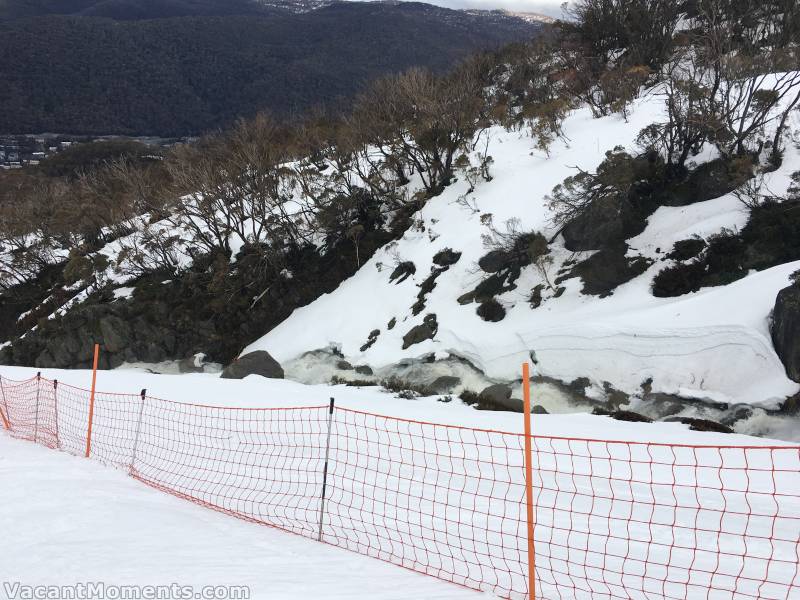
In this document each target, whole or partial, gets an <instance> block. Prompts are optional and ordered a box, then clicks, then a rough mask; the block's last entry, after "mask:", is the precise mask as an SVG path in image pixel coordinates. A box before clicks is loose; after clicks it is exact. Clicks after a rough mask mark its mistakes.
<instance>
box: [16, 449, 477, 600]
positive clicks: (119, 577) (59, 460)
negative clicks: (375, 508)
mask: <svg viewBox="0 0 800 600" xmlns="http://www.w3.org/2000/svg"><path fill="white" fill-rule="evenodd" d="M0 478H2V481H3V485H1V486H0V527H1V528H2V531H3V543H2V545H0V598H4V599H5V598H11V597H12V596H11V595H10V594H9V593H7V590H6V589H5V588H4V587H3V586H2V582H8V583H9V584H10V585H12V586H13V585H14V583H19V584H20V585H23V586H34V585H47V586H69V585H75V584H78V583H95V582H103V583H104V584H106V585H107V586H129V585H137V586H165V587H166V586H171V585H172V584H178V585H180V586H191V587H192V588H193V589H194V592H196V593H199V592H200V591H201V588H202V587H204V586H247V587H249V588H250V598H251V599H252V600H305V599H306V598H331V599H340V600H351V599H360V598H363V599H373V598H381V599H386V600H406V599H408V598H415V599H417V598H418V599H420V600H423V599H427V600H462V599H463V600H467V599H470V598H472V599H475V600H478V599H479V598H486V596H485V595H484V594H479V593H477V592H473V591H471V590H468V589H465V588H462V587H459V586H455V585H451V584H448V583H445V582H443V581H439V580H437V579H434V578H433V577H426V576H424V575H421V574H418V573H413V572H412V571H409V570H406V569H401V568H398V567H395V566H393V565H389V564H387V563H384V562H382V561H378V560H374V559H372V558H369V557H366V556H360V555H358V554H356V553H354V552H346V551H343V550H340V549H338V548H333V547H330V546H327V545H325V544H319V543H317V542H315V541H312V540H308V539H305V538H302V537H300V536H296V535H292V534H290V533H286V532H282V531H279V530H277V529H272V528H269V527H263V526H260V525H255V524H252V523H247V522H244V521H241V520H239V519H234V518H231V517H229V516H226V515H223V514H220V513H217V512H214V511H211V510H207V509H204V508H201V507H198V506H195V505H193V504H191V503H189V502H185V501H182V500H179V499H177V498H174V497H172V496H170V495H167V494H164V493H162V492H159V491H156V490H154V489H151V488H149V487H147V486H145V485H142V484H141V483H139V482H137V481H135V480H134V479H131V478H130V477H127V476H126V475H125V474H124V473H122V472H120V471H117V470H114V469H109V468H104V467H102V466H101V465H99V464H98V463H96V462H93V461H88V460H86V459H82V458H78V457H74V456H69V455H67V454H63V453H59V452H54V451H53V450H48V449H46V448H43V447H41V446H38V445H35V444H32V443H30V442H23V441H19V440H14V439H11V438H10V437H9V436H8V435H6V434H4V433H0ZM8 591H13V590H11V589H9V590H8ZM175 597H177V596H175Z"/></svg>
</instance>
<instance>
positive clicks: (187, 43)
mask: <svg viewBox="0 0 800 600" xmlns="http://www.w3.org/2000/svg"><path fill="white" fill-rule="evenodd" d="M26 4H27V5H28V6H27V9H29V10H27V12H26V11H25V10H23V9H25V8H26V6H25V5H26ZM56 4H58V5H61V7H60V11H61V12H63V13H66V14H46V13H47V12H48V10H50V6H49V5H53V6H55V5H56ZM218 5H219V3H216V2H213V1H212V0H191V1H186V0H184V1H182V2H169V1H167V2H156V3H154V2H144V1H142V0H139V1H136V2H133V1H131V2H111V3H109V2H104V3H97V2H88V1H86V0H73V1H71V2H65V3H63V4H62V3H54V2H50V3H47V2H44V0H42V1H40V2H32V1H31V2H27V3H25V2H17V3H15V2H7V3H6V4H5V5H3V3H0V15H5V20H2V19H0V106H2V110H0V131H3V132H8V133H37V132H43V131H57V132H69V133H86V134H111V133H116V134H135V135H146V134H153V135H166V136H173V135H191V134H197V133H203V132H207V131H211V130H214V129H217V128H220V127H224V126H226V125H229V124H231V123H232V122H233V121H234V120H235V119H236V118H237V117H240V116H252V115H254V114H255V113H257V112H258V111H260V110H265V109H267V110H270V111H271V112H273V113H276V114H282V115H291V114H300V113H303V112H305V111H307V110H308V109H309V108H311V107H315V106H318V105H322V104H324V105H327V106H333V105H336V104H337V103H338V104H339V105H342V104H346V102H347V99H348V98H351V97H352V96H353V95H354V94H355V93H356V92H357V91H358V90H359V89H360V88H361V87H362V86H363V84H364V83H365V82H368V81H370V80H373V79H375V78H376V77H378V76H380V75H383V74H386V73H389V72H396V71H399V70H403V69H405V68H408V67H410V66H413V65H422V66H426V67H428V68H431V69H432V70H433V71H435V72H442V71H444V70H446V69H448V68H450V67H452V66H453V65H454V64H455V63H456V62H457V61H458V60H459V59H461V58H463V57H464V56H466V55H468V54H470V53H471V52H473V51H475V50H477V49H485V48H492V47H497V46H500V45H502V44H503V43H506V42H510V41H516V40H522V39H529V38H530V37H531V36H533V35H534V34H535V33H536V31H537V29H538V26H536V25H534V24H530V23H526V22H524V21H522V20H519V19H515V18H512V17H506V16H502V15H499V14H485V15H475V14H468V13H465V12H460V11H451V10H447V9H441V8H437V7H433V6H430V5H425V4H417V3H403V4H384V3H350V2H346V3H336V4H332V5H329V6H326V7H323V8H319V9H317V10H314V11H310V12H305V13H293V12H290V11H289V10H282V9H277V8H268V7H263V6H260V5H252V4H251V3H249V2H233V3H228V5H227V7H228V9H229V10H231V11H232V12H233V13H236V14H222V11H224V10H225V8H224V6H223V7H222V8H219V6H218ZM3 6H5V8H3ZM15 6H16V12H11V11H12V9H13V8H14V7H15ZM156 6H157V7H160V12H159V11H155V12H154V7H156ZM215 6H217V9H215ZM148 7H149V8H148ZM236 7H239V8H238V9H236ZM112 8H113V10H112ZM70 9H71V10H70ZM101 9H102V10H101ZM123 9H124V10H123ZM146 9H147V10H146ZM162 9H163V10H162ZM167 9H170V10H172V9H174V10H172V12H169V11H167ZM181 9H183V10H184V12H181ZM148 11H149V12H148ZM164 11H167V12H166V13H164ZM248 11H251V12H248ZM51 12H52V11H51ZM86 14H89V15H103V16H102V17H95V16H91V17H88V16H75V15H86ZM161 14H178V15H181V14H183V15H188V16H175V17H171V18H150V17H153V16H159V15H161ZM26 15H34V16H26ZM136 15H140V16H141V18H140V17H137V16H136ZM13 16H19V17H23V18H11V17H13ZM110 17H115V18H110Z"/></svg>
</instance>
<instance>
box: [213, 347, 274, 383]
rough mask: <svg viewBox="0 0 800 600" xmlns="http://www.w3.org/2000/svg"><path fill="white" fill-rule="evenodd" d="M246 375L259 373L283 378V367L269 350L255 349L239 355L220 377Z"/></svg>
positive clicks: (268, 376)
mask: <svg viewBox="0 0 800 600" xmlns="http://www.w3.org/2000/svg"><path fill="white" fill-rule="evenodd" d="M248 375H261V376H262V377H266V378H268V379H283V368H282V367H281V365H280V364H279V363H278V361H276V360H275V359H274V358H272V356H270V354H269V352H265V351H264V350H256V351H255V352H250V353H249V354H245V355H244V356H240V357H239V359H238V360H235V361H234V362H232V363H231V364H229V365H228V366H227V367H225V370H224V371H222V375H221V377H222V379H244V378H245V377H247V376H248Z"/></svg>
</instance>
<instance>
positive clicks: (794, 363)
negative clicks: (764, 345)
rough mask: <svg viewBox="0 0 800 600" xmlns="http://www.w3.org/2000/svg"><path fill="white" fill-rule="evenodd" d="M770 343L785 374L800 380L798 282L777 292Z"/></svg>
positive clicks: (799, 294) (799, 301) (799, 291)
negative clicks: (784, 368) (783, 367)
mask: <svg viewBox="0 0 800 600" xmlns="http://www.w3.org/2000/svg"><path fill="white" fill-rule="evenodd" d="M772 343H773V345H774V346H775V352H776V353H777V354H778V356H779V357H780V359H781V361H782V362H783V365H784V366H785V367H786V374H787V375H788V376H789V377H790V378H791V379H793V380H794V381H800V282H798V283H795V284H794V285H791V286H789V287H787V288H784V289H782V290H781V291H780V292H778V296H777V298H776V300H775V309H774V310H773V312H772Z"/></svg>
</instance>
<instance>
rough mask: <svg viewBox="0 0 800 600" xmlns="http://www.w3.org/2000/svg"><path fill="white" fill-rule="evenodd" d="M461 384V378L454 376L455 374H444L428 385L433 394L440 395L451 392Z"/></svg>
mask: <svg viewBox="0 0 800 600" xmlns="http://www.w3.org/2000/svg"><path fill="white" fill-rule="evenodd" d="M459 385H461V379H459V378H458V377H454V376H453V375H442V376H441V377H437V378H436V379H434V380H433V382H432V383H431V384H430V385H429V386H427V387H428V390H430V393H431V394H434V395H439V394H449V393H451V392H452V391H453V390H454V389H455V388H456V387H458V386H459Z"/></svg>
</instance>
